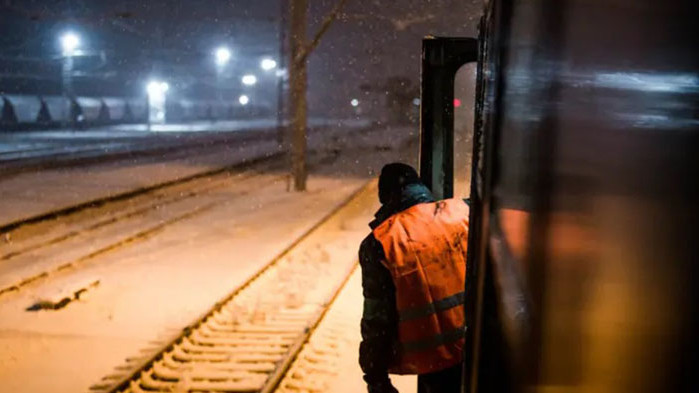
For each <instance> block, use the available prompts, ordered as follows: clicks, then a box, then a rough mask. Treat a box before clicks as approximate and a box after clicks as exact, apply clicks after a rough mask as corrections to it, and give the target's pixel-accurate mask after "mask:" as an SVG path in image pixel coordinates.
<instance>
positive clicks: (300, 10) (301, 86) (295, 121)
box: [289, 0, 308, 191]
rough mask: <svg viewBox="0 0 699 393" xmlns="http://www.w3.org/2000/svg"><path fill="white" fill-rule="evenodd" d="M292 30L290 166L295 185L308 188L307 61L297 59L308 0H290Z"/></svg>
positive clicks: (290, 52) (301, 189) (303, 37)
mask: <svg viewBox="0 0 699 393" xmlns="http://www.w3.org/2000/svg"><path fill="white" fill-rule="evenodd" d="M290 5H291V9H290V11H291V33H290V34H289V38H290V40H289V43H290V45H289V46H290V48H291V50H290V51H289V55H290V56H289V72H290V73H289V77H290V80H289V81H290V89H289V104H290V105H291V116H292V118H291V132H292V137H291V145H292V146H291V170H292V174H293V177H294V189H295V190H296V191H305V190H306V177H307V173H306V121H307V112H308V110H307V106H308V104H307V102H306V85H307V74H306V61H305V59H304V60H303V61H296V59H298V58H299V54H301V53H302V52H303V51H304V50H305V46H306V14H307V10H308V0H291V1H290Z"/></svg>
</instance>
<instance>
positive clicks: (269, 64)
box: [260, 58, 277, 71]
mask: <svg viewBox="0 0 699 393" xmlns="http://www.w3.org/2000/svg"><path fill="white" fill-rule="evenodd" d="M276 66H277V62H276V61H274V60H272V59H270V58H265V59H262V61H261V62H260V67H262V69H263V70H265V71H269V70H271V69H273V68H275V67H276Z"/></svg>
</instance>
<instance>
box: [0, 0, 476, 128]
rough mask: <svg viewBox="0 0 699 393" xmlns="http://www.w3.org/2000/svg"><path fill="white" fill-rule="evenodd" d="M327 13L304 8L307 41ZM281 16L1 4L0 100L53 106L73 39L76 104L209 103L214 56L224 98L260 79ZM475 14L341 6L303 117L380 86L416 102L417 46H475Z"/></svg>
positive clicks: (62, 3)
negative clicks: (461, 42)
mask: <svg viewBox="0 0 699 393" xmlns="http://www.w3.org/2000/svg"><path fill="white" fill-rule="evenodd" d="M335 1H336V0H311V1H309V3H310V9H309V30H308V31H309V40H310V38H311V37H312V35H313V34H314V33H315V31H316V30H317V28H318V26H319V25H320V23H321V21H322V19H323V17H324V16H325V14H326V13H327V12H328V11H329V10H330V9H331V8H332V6H333V5H334V4H335ZM285 3H286V2H285ZM281 7H282V4H280V2H279V0H237V1H231V0H196V1H195V0H189V1H173V0H140V1H135V0H111V1H98V0H93V1H87V0H53V1H48V0H2V1H1V2H0V51H1V52H0V53H1V55H0V92H2V93H5V94H33V95H39V94H44V95H46V94H60V88H61V85H60V80H61V74H60V70H61V59H60V44H59V36H60V34H61V33H63V32H65V31H67V30H71V31H74V32H76V33H78V34H79V35H80V36H81V49H82V50H84V51H85V52H87V54H88V55H89V56H81V57H77V58H76V59H75V68H74V69H75V77H74V85H75V90H76V93H77V94H79V95H88V96H90V95H93V96H140V95H143V94H144V85H145V83H146V81H147V80H148V79H150V78H153V77H160V78H165V79H166V80H168V82H170V84H171V85H172V87H173V92H177V94H180V95H181V96H186V97H188V98H197V97H212V96H213V93H212V92H213V90H214V89H213V87H214V86H216V77H215V75H216V68H215V65H214V62H213V55H212V53H213V51H214V49H215V48H216V47H218V46H220V45H227V46H229V47H230V48H231V49H232V51H233V53H234V55H233V61H232V62H231V64H230V67H229V70H228V72H229V73H230V74H229V77H230V79H228V80H227V82H226V87H227V88H228V89H229V91H228V93H229V96H230V97H233V96H234V94H238V93H239V91H240V90H241V89H242V87H241V86H239V83H238V82H239V77H240V76H241V75H242V74H244V73H246V72H250V71H253V72H255V73H256V74H257V75H258V77H260V76H261V72H260V71H259V60H260V58H261V57H263V56H270V57H273V58H275V59H277V58H278V54H279V27H280V15H281ZM481 7H482V6H481V2H480V1H478V0H461V1H456V0H441V1H434V0H433V1H428V0H401V1H387V0H384V1H366V0H350V1H349V2H348V4H347V6H346V7H345V9H344V12H343V13H342V15H341V16H340V19H339V20H337V21H336V22H335V23H334V24H333V26H332V27H331V29H330V30H329V31H328V33H327V34H326V35H325V36H324V38H323V40H322V41H321V44H320V45H319V47H318V48H317V50H316V51H315V52H314V53H313V55H312V56H311V57H310V63H309V105H310V110H311V114H315V115H329V114H335V113H343V112H344V111H347V110H349V109H350V108H349V104H348V103H349V100H350V99H351V98H354V97H357V98H360V99H362V97H366V96H368V95H371V96H376V95H380V94H381V90H382V89H383V88H384V87H385V86H386V85H387V81H388V80H389V79H390V78H394V79H395V78H397V77H399V78H404V80H405V81H406V82H405V83H406V84H410V86H406V91H411V89H412V90H414V89H415V88H416V87H417V84H418V80H419V68H420V46H421V43H420V40H421V37H422V36H424V35H426V34H434V35H454V36H470V35H474V34H475V33H476V27H477V23H478V16H479V15H480V12H481ZM285 11H286V10H285ZM267 78H270V79H269V80H267V79H262V78H261V81H260V83H259V84H258V86H256V87H255V88H256V89H258V90H259V91H258V94H261V95H262V94H264V95H266V96H268V98H271V97H272V96H273V95H274V94H275V93H276V90H275V88H274V83H275V82H274V81H273V80H272V79H273V78H274V77H272V76H268V77H267ZM362 86H363V87H364V89H362V88H361V87H362ZM367 86H371V87H372V88H371V89H367ZM366 110H370V109H366Z"/></svg>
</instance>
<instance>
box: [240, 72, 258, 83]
mask: <svg viewBox="0 0 699 393" xmlns="http://www.w3.org/2000/svg"><path fill="white" fill-rule="evenodd" d="M241 80H242V81H243V84H244V85H247V86H252V85H254V84H255V83H257V77H256V76H255V75H252V74H248V75H243V78H242V79H241Z"/></svg>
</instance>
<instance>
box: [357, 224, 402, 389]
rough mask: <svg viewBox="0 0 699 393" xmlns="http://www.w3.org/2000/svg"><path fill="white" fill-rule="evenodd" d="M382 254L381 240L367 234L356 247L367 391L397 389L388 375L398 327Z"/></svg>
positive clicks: (392, 288) (361, 351) (361, 358)
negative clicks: (359, 278) (362, 302)
mask: <svg viewBox="0 0 699 393" xmlns="http://www.w3.org/2000/svg"><path fill="white" fill-rule="evenodd" d="M383 258H384V253H383V249H382V247H381V243H379V242H378V241H377V240H376V238H374V236H373V235H369V236H368V237H367V238H366V239H364V241H363V242H362V245H361V247H360V248H359V263H360V265H361V267H362V288H363V293H364V313H363V314H362V325H361V330H362V342H361V344H360V345H359V365H360V366H361V368H362V371H363V372H364V380H365V381H366V383H367V386H368V389H369V392H370V393H383V392H396V393H397V390H395V388H394V387H393V386H392V385H391V381H390V379H389V378H388V368H389V366H390V364H391V362H392V360H393V358H394V345H393V344H394V342H395V341H396V339H397V328H398V326H397V312H396V301H395V286H394V284H393V279H392V278H391V273H390V272H389V271H388V269H386V267H385V266H384V265H383V264H382V263H381V260H382V259H383Z"/></svg>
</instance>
